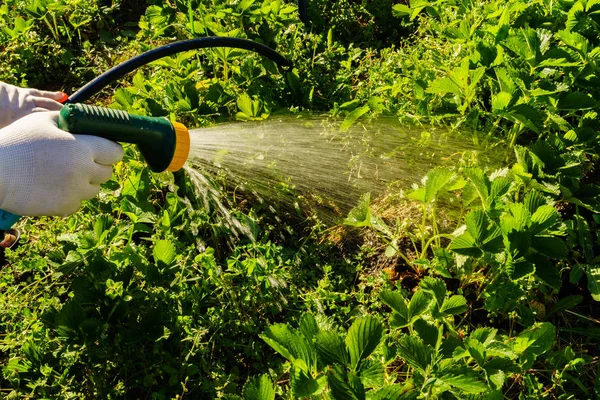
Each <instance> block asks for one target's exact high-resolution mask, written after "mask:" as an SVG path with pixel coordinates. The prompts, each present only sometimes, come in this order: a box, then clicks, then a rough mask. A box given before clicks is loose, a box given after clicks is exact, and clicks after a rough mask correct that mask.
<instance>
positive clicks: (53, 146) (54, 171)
mask: <svg viewBox="0 0 600 400" xmlns="http://www.w3.org/2000/svg"><path fill="white" fill-rule="evenodd" d="M57 121H58V112H44V113H33V114H30V115H27V116H25V117H23V118H21V119H20V120H18V121H16V122H14V123H13V124H11V125H9V126H7V127H6V128H4V129H1V130H0V209H2V210H5V211H8V212H10V213H13V214H17V215H30V216H33V215H59V216H65V215H69V214H72V213H74V212H76V211H77V210H78V209H79V207H81V201H82V200H86V199H91V198H92V197H94V196H96V194H97V193H98V191H99V190H100V184H101V183H103V182H106V181H107V180H109V179H110V176H111V175H112V167H111V165H112V164H115V163H117V162H119V161H120V160H121V158H122V157H123V149H122V148H121V146H120V145H119V144H117V143H115V142H112V141H110V140H107V139H103V138H100V137H96V136H89V135H72V134H70V133H68V132H65V131H63V130H61V129H59V128H58V127H57Z"/></svg>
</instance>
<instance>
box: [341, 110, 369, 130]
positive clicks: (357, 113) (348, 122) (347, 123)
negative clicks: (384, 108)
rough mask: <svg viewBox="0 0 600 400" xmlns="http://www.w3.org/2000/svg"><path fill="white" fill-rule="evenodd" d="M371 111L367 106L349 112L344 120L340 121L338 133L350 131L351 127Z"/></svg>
mask: <svg viewBox="0 0 600 400" xmlns="http://www.w3.org/2000/svg"><path fill="white" fill-rule="evenodd" d="M370 110H371V107H369V106H368V105H365V106H362V107H359V108H357V109H355V110H353V111H351V112H350V113H349V114H348V115H346V117H345V118H344V120H343V121H342V123H341V125H340V132H346V131H347V130H348V129H350V127H352V125H354V123H355V122H356V121H357V120H358V119H359V118H360V117H362V116H363V115H365V114H366V113H368V112H369V111H370Z"/></svg>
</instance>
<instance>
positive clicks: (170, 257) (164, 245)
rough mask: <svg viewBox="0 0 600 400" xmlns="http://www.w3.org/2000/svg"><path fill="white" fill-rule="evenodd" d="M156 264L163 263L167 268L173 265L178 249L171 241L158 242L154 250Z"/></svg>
mask: <svg viewBox="0 0 600 400" xmlns="http://www.w3.org/2000/svg"><path fill="white" fill-rule="evenodd" d="M152 255H153V256H154V262H156V263H163V264H165V265H167V266H169V265H171V264H172V263H173V261H174V260H175V256H176V255H177V248H176V247H175V245H174V244H173V243H171V241H169V240H164V239H162V240H157V241H156V242H155V243H154V248H153V249H152Z"/></svg>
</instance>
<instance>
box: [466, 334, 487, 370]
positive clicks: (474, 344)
mask: <svg viewBox="0 0 600 400" xmlns="http://www.w3.org/2000/svg"><path fill="white" fill-rule="evenodd" d="M465 347H466V349H467V351H468V352H469V355H470V356H471V357H473V359H474V360H475V362H477V364H478V365H479V366H480V367H483V365H484V364H485V358H486V357H485V347H484V346H483V343H481V342H480V341H479V340H477V339H474V338H468V339H467V340H465Z"/></svg>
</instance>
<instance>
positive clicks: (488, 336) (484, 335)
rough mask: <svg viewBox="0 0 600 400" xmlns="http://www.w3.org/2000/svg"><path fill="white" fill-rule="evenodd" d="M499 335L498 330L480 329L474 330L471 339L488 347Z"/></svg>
mask: <svg viewBox="0 0 600 400" xmlns="http://www.w3.org/2000/svg"><path fill="white" fill-rule="evenodd" d="M497 333H498V330H497V329H493V328H478V329H476V330H474V331H473V333H471V335H470V336H469V337H470V338H472V339H475V340H477V341H479V342H481V343H482V344H483V345H484V346H488V345H489V344H491V343H492V342H493V341H494V339H495V337H496V334H497Z"/></svg>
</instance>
